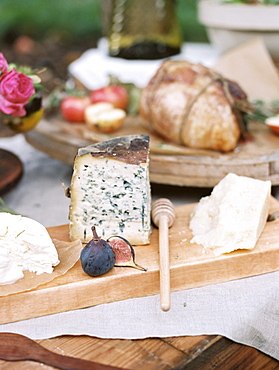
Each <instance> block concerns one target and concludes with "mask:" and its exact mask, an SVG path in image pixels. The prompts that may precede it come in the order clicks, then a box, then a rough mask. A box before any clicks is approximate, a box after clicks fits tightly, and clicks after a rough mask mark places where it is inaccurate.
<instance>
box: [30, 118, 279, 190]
mask: <svg viewBox="0 0 279 370" xmlns="http://www.w3.org/2000/svg"><path fill="white" fill-rule="evenodd" d="M134 134H147V135H150V143H151V144H150V145H151V146H150V181H151V182H153V183H158V184H167V185H177V186H194V187H209V188H210V187H213V186H215V185H216V184H217V183H218V182H219V181H220V180H221V179H222V178H223V177H224V176H225V175H226V174H227V173H229V172H233V173H236V174H237V175H243V176H250V177H253V178H258V179H262V180H270V181H271V182H272V185H278V184H279V136H277V135H275V134H274V133H272V132H271V131H270V130H269V129H268V127H266V126H265V125H264V124H262V123H256V122H250V123H249V134H250V138H249V140H247V141H246V142H243V143H240V144H239V146H238V147H237V148H236V149H235V150H234V151H233V152H230V153H226V154H223V153H220V152H216V151H210V150H199V149H191V148H187V147H183V146H179V145H175V144H173V143H170V142H167V141H164V140H163V139H162V138H160V137H159V136H157V135H156V134H154V133H153V132H150V131H149V129H148V128H147V127H145V125H144V123H143V121H142V120H141V119H140V118H139V117H127V119H126V120H125V122H124V125H123V127H122V128H121V129H120V130H118V131H117V132H115V133H113V134H111V135H107V134H100V133H96V132H94V131H91V130H89V129H88V128H87V127H86V126H85V124H71V123H68V122H66V121H65V120H63V118H62V117H61V116H60V115H54V116H52V117H50V118H47V119H46V118H45V119H42V120H41V122H40V123H39V124H38V126H37V127H36V128H35V129H34V130H32V131H29V132H28V133H26V134H25V137H26V140H27V142H28V143H30V144H31V145H32V146H34V147H35V148H37V149H38V150H40V151H43V152H45V153H47V154H48V155H50V156H51V157H54V158H56V159H58V160H60V161H62V162H65V163H67V164H69V165H73V161H74V157H75V155H76V153H77V150H78V148H80V147H84V146H87V145H89V144H92V143H94V142H98V141H103V140H108V139H110V138H112V137H116V136H124V135H134Z"/></svg>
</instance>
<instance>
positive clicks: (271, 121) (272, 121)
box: [265, 114, 279, 135]
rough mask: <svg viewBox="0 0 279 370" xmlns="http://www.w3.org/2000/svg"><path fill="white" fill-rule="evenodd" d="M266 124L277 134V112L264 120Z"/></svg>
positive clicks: (278, 121) (278, 123) (278, 120)
mask: <svg viewBox="0 0 279 370" xmlns="http://www.w3.org/2000/svg"><path fill="white" fill-rule="evenodd" d="M265 123H266V125H267V126H268V127H269V128H270V130H271V131H273V132H274V133H275V134H277V135H279V114H277V115H276V116H272V117H269V118H267V119H266V120H265Z"/></svg>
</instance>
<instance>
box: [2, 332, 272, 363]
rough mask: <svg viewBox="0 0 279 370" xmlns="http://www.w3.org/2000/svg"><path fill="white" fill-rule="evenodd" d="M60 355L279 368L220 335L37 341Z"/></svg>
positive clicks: (103, 360) (116, 360)
mask: <svg viewBox="0 0 279 370" xmlns="http://www.w3.org/2000/svg"><path fill="white" fill-rule="evenodd" d="M37 342H38V343H40V344H41V345H43V346H44V347H46V348H48V349H49V350H51V351H54V352H57V353H59V354H64V355H69V356H74V357H79V358H83V359H86V360H91V361H97V362H99V363H103V364H107V365H108V364H109V365H111V366H118V367H122V368H124V369H140V368H141V369H143V370H153V369H154V370H169V369H177V370H178V369H190V370H195V369H206V370H208V369H222V370H226V369H254V370H255V369H278V368H279V363H278V361H276V360H275V359H273V358H271V357H269V356H267V355H264V354H263V353H261V352H259V351H258V350H256V349H254V348H251V347H248V346H245V345H241V344H238V343H234V342H232V341H231V340H229V339H227V338H224V337H221V336H219V335H203V336H193V337H191V336H186V337H177V338H162V339H159V338H151V339H139V340H119V339H113V340H112V339H98V338H95V337H88V336H61V337H57V338H52V339H45V340H39V341H37ZM0 367H1V369H3V370H4V369H5V370H6V369H17V370H21V369H22V370H32V369H52V367H49V366H46V365H45V366H43V367H42V364H39V363H35V362H31V361H25V362H23V361H20V362H17V363H15V362H7V361H1V360H0Z"/></svg>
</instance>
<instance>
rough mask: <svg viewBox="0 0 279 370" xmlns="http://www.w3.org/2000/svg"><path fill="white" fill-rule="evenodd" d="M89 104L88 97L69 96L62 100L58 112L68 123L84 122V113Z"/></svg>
mask: <svg viewBox="0 0 279 370" xmlns="http://www.w3.org/2000/svg"><path fill="white" fill-rule="evenodd" d="M89 104H90V98H89V97H88V96H75V95H69V96H66V97H65V98H64V99H63V100H62V102H61V105H60V111H61V114H62V116H63V117H64V118H65V119H66V120H67V121H69V122H84V111H85V108H86V107H87V106H88V105H89Z"/></svg>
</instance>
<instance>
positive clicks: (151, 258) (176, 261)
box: [0, 198, 279, 324]
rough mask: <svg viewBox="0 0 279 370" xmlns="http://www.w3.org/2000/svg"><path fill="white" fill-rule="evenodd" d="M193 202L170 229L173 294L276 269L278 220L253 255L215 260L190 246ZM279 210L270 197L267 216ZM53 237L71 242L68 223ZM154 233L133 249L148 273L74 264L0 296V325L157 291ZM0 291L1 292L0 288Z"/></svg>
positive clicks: (237, 254)
mask: <svg viewBox="0 0 279 370" xmlns="http://www.w3.org/2000/svg"><path fill="white" fill-rule="evenodd" d="M193 206H194V204H188V205H183V206H179V207H176V208H175V210H176V220H175V223H174V225H173V227H172V228H171V229H170V230H169V234H170V269H171V290H172V291H178V290H182V289H190V288H196V287H201V286H205V285H210V284H217V283H221V282H226V281H231V280H235V279H241V278H245V277H249V276H254V275H260V274H264V273H268V272H272V271H276V270H279V218H278V219H276V220H275V221H272V222H268V223H267V224H266V226H265V229H264V231H263V233H262V235H261V237H260V239H259V241H258V243H257V245H256V247H255V249H254V250H252V251H235V252H233V253H230V254H227V255H222V256H219V257H216V256H214V254H213V253H212V252H204V251H203V248H202V247H201V246H199V245H196V244H191V243H190V240H191V238H192V234H191V231H190V230H189V228H188V224H189V216H190V213H191V211H192V209H193ZM277 210H279V202H278V201H277V200H275V199H274V198H271V207H270V213H271V212H274V211H277ZM49 233H50V235H51V236H52V237H53V238H56V239H59V240H65V241H67V240H69V237H68V225H64V226H59V227H52V228H49ZM158 251H159V246H158V230H157V229H156V228H154V229H153V233H152V238H151V243H150V245H146V246H137V247H135V253H136V261H137V263H138V264H139V265H141V266H143V267H145V268H147V269H148V270H147V271H146V272H144V271H139V270H136V269H134V268H129V267H114V268H113V269H112V270H111V271H109V272H108V273H107V274H105V275H103V276H100V277H95V278H92V277H89V276H88V275H86V274H85V273H84V272H83V271H82V269H81V266H80V262H79V261H78V262H77V263H76V265H75V266H74V267H73V268H72V269H70V270H69V271H68V272H67V273H66V274H65V275H63V276H60V277H57V278H56V279H54V280H52V281H51V282H49V283H47V284H45V285H41V286H39V287H38V288H36V289H34V290H32V291H28V292H24V293H18V294H13V295H9V296H5V297H3V296H2V297H1V305H0V324H4V323H8V322H14V321H18V320H23V319H28V318H33V317H39V316H43V315H48V314H53V313H58V312H64V311H70V310H75V309H80V308H84V307H89V306H94V305H98V304H102V303H107V302H114V301H119V300H124V299H129V298H136V297H143V296H149V295H154V294H158V293H159V253H158ZM0 292H1V288H0Z"/></svg>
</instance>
